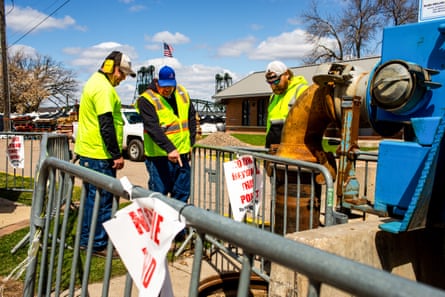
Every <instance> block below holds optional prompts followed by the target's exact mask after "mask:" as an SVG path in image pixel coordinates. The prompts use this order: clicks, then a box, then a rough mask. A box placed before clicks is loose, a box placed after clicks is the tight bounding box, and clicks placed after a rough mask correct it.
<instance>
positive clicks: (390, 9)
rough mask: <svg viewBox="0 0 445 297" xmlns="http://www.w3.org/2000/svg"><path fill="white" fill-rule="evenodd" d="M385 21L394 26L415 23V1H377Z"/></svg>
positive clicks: (417, 11)
mask: <svg viewBox="0 0 445 297" xmlns="http://www.w3.org/2000/svg"><path fill="white" fill-rule="evenodd" d="M378 4H379V7H381V13H382V15H383V16H384V18H385V20H386V21H387V22H388V23H389V24H392V25H394V26H398V25H403V24H409V23H415V22H417V16H418V13H419V1H417V0H379V1H378Z"/></svg>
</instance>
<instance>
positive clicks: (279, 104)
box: [266, 76, 308, 132]
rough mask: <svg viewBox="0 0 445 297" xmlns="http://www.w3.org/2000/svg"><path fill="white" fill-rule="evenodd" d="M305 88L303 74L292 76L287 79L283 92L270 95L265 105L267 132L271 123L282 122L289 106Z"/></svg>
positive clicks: (306, 86)
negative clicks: (285, 88) (287, 82)
mask: <svg viewBox="0 0 445 297" xmlns="http://www.w3.org/2000/svg"><path fill="white" fill-rule="evenodd" d="M307 88H308V84H307V82H306V79H305V78H304V77H303V76H294V77H292V79H291V80H290V81H289V86H288V87H287V90H286V92H285V93H284V94H281V95H275V94H272V95H271V96H270V99H269V106H268V107H267V124H266V131H267V132H269V129H270V126H271V125H273V124H284V121H285V119H286V117H287V114H288V113H289V109H290V107H292V105H293V104H294V102H295V100H296V99H297V98H298V96H300V95H301V94H302V93H303V92H304V91H305V90H306V89H307Z"/></svg>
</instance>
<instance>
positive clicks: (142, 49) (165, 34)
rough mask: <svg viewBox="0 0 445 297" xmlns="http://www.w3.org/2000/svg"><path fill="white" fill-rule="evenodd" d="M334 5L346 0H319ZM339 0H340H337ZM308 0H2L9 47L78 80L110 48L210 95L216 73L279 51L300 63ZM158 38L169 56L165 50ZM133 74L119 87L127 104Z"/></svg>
mask: <svg viewBox="0 0 445 297" xmlns="http://www.w3.org/2000/svg"><path fill="white" fill-rule="evenodd" d="M317 3H318V5H319V7H321V8H323V9H326V11H329V12H330V13H332V12H333V11H332V9H333V8H335V9H341V5H344V1H341V0H338V1H332V0H331V1H329V0H319V1H317ZM335 3H337V4H335ZM309 5H310V0H226V1H211V0H195V1H194V0H190V1H183V0H182V1H181V0H169V1H164V0H90V1H85V0H77V1H76V0H13V1H12V0H5V11H6V25H7V43H8V46H9V50H10V51H13V50H16V49H17V48H22V49H25V50H26V51H27V52H30V53H32V52H38V53H39V54H41V55H49V56H51V57H52V58H53V59H54V60H56V61H57V62H61V63H63V65H64V66H65V67H66V68H69V69H72V70H74V71H75V72H76V74H77V77H76V79H77V80H78V81H79V82H80V86H79V92H80V90H81V87H82V85H83V83H84V82H85V81H86V80H87V79H88V77H89V76H90V75H91V74H92V73H93V72H94V71H96V70H97V69H98V67H99V66H100V64H101V63H102V61H103V59H104V57H105V56H106V55H107V54H108V53H109V52H111V51H112V50H114V49H118V50H121V51H123V52H125V53H126V54H128V56H130V58H131V60H132V62H133V68H134V70H135V71H136V70H138V69H139V68H140V67H141V66H148V65H155V66H156V67H159V66H160V65H163V64H168V65H171V66H172V67H174V68H175V70H176V76H177V79H178V82H179V83H181V84H183V85H184V86H185V87H186V88H187V89H188V90H189V93H190V95H191V97H192V98H195V99H206V100H210V99H211V96H212V95H214V90H215V75H216V74H218V73H220V74H223V73H226V72H227V73H229V74H230V75H231V76H232V78H233V82H236V81H238V80H240V79H242V78H243V77H245V76H247V75H248V74H249V73H251V72H255V71H262V70H264V68H265V67H266V65H267V64H268V63H269V62H270V61H272V60H274V59H280V60H282V61H283V62H285V63H286V64H287V65H288V66H292V67H293V66H299V65H301V64H302V62H301V58H302V57H303V56H305V55H306V54H307V52H308V50H310V48H311V46H310V45H308V44H307V42H306V41H305V35H304V24H302V23H301V20H300V18H299V16H300V15H301V13H302V12H303V11H305V10H307V9H309ZM163 41H165V42H167V43H168V44H170V45H171V46H172V47H173V48H174V51H173V58H167V57H163V50H162V44H163ZM135 86H136V79H133V78H127V80H126V81H124V82H123V83H121V85H120V86H118V87H117V91H118V93H119V94H120V96H121V99H122V102H123V103H124V104H130V103H131V102H132V100H133V94H134V90H135Z"/></svg>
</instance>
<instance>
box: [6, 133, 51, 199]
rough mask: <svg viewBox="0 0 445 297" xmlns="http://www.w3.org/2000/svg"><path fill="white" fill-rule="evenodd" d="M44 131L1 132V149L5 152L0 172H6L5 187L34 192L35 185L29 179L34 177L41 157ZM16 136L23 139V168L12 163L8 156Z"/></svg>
mask: <svg viewBox="0 0 445 297" xmlns="http://www.w3.org/2000/svg"><path fill="white" fill-rule="evenodd" d="M42 134H43V133H33V132H1V133H0V150H1V151H2V152H4V156H5V158H4V161H2V162H0V172H4V173H5V175H6V176H5V185H4V189H6V190H13V191H22V192H32V190H33V187H34V185H33V184H32V183H29V182H28V181H29V179H33V178H34V174H35V173H36V166H37V162H38V158H39V153H40V148H41V139H42ZM15 136H22V137H23V139H24V141H23V145H24V147H23V156H22V157H23V158H24V159H26V162H24V163H23V168H17V167H14V166H12V165H11V163H10V161H9V158H8V154H7V152H8V147H9V146H10V145H11V144H12V139H13V137H15Z"/></svg>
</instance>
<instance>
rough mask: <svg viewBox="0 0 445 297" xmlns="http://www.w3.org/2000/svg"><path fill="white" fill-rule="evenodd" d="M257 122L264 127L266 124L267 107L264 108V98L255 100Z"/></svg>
mask: <svg viewBox="0 0 445 297" xmlns="http://www.w3.org/2000/svg"><path fill="white" fill-rule="evenodd" d="M257 105H258V108H257V123H258V126H261V127H265V126H266V118H267V114H266V113H267V109H266V106H267V105H266V99H260V100H258V101H257Z"/></svg>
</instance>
